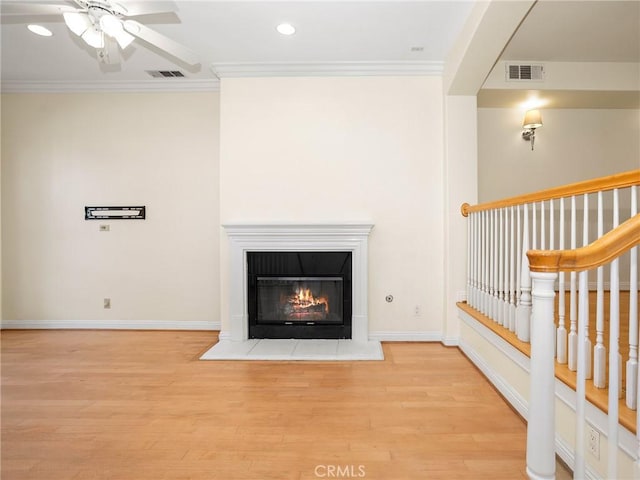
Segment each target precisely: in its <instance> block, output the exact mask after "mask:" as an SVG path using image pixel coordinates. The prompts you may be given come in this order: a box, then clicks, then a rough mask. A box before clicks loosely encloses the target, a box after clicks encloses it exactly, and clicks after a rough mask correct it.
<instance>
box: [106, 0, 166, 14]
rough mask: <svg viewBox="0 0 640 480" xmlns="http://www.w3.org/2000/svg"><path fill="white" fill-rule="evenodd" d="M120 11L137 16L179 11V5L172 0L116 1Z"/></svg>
mask: <svg viewBox="0 0 640 480" xmlns="http://www.w3.org/2000/svg"><path fill="white" fill-rule="evenodd" d="M115 5H116V6H117V8H118V12H120V13H122V15H123V16H124V17H136V16H138V15H152V14H154V13H171V12H177V11H178V6H177V5H176V4H175V2H170V1H166V2H165V1H147V2H125V3H115Z"/></svg>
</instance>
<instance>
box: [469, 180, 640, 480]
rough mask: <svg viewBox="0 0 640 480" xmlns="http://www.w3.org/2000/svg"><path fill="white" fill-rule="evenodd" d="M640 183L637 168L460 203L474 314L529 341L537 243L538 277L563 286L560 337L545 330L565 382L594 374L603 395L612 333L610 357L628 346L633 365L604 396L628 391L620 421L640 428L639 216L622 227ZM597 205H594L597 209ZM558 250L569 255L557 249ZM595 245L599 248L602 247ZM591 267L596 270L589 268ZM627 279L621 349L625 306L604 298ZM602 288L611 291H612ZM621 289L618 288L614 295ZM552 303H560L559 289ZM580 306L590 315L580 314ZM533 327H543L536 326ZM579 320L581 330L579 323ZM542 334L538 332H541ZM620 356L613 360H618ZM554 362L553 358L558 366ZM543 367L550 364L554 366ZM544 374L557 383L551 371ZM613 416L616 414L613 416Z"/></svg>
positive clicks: (558, 321)
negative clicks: (639, 415)
mask: <svg viewBox="0 0 640 480" xmlns="http://www.w3.org/2000/svg"><path fill="white" fill-rule="evenodd" d="M639 185H640V170H632V171H629V172H623V173H618V174H615V175H611V176H608V177H603V178H598V179H592V180H587V181H584V182H577V183H573V184H570V185H564V186H561V187H555V188H551V189H547V190H542V191H538V192H534V193H528V194H525V195H521V196H517V197H512V198H508V199H504V200H498V201H493V202H488V203H483V204H479V205H473V206H472V205H469V204H464V205H462V207H461V212H462V214H463V215H464V216H465V217H468V219H469V222H468V242H467V243H468V251H467V298H466V303H467V305H466V306H465V309H467V310H468V309H471V310H474V311H475V312H476V313H477V316H476V318H482V319H484V320H483V321H485V322H486V321H493V322H494V325H493V328H492V330H494V331H497V332H500V331H503V332H504V335H503V336H504V338H505V339H507V338H514V336H515V337H517V339H518V340H519V341H520V342H525V343H524V344H528V343H529V342H530V340H532V336H533V335H534V332H533V331H532V307H533V303H532V294H533V293H537V294H539V293H540V290H539V288H538V291H537V292H532V277H533V275H532V273H531V268H530V262H529V259H528V256H527V252H529V251H530V250H532V251H535V252H536V253H535V254H536V261H537V262H542V263H541V264H538V265H537V266H536V268H538V269H540V268H542V269H544V268H548V269H550V271H549V272H544V271H536V272H535V276H537V277H540V275H545V274H547V273H551V274H552V275H553V276H554V283H552V284H551V286H552V290H551V291H552V292H553V291H554V287H555V291H556V292H557V295H554V296H555V302H556V305H557V309H555V310H556V311H557V313H556V314H555V321H556V324H553V322H552V324H551V327H549V328H552V332H553V335H551V336H550V337H549V336H548V335H546V334H545V338H547V341H549V342H550V344H549V345H547V346H546V348H550V349H551V352H552V355H553V352H554V351H555V360H556V362H557V364H556V371H558V370H557V369H558V368H559V369H561V370H562V369H564V371H565V372H567V374H568V377H567V376H565V378H563V379H562V381H564V382H565V383H567V384H568V385H570V383H569V382H568V381H567V378H573V379H577V383H574V385H575V386H576V387H575V388H576V390H579V389H584V386H582V387H581V386H580V383H581V381H582V380H583V379H591V382H592V386H591V384H590V386H589V389H588V390H589V392H590V395H591V397H590V398H593V394H594V392H595V394H596V395H597V392H598V389H601V391H603V392H606V390H605V389H606V387H607V379H606V374H607V371H608V369H609V365H608V364H607V347H606V346H605V341H606V339H607V335H609V337H610V342H609V343H610V344H611V345H613V344H612V341H613V343H615V348H612V347H610V348H609V352H608V353H609V355H608V356H609V357H610V358H613V357H612V355H614V354H613V353H611V351H612V350H614V351H615V352H616V353H615V355H617V352H618V351H621V352H622V353H624V354H625V355H626V354H627V352H628V356H627V357H626V358H627V361H626V370H624V371H622V373H621V374H620V375H619V378H620V382H619V383H618V382H617V381H616V383H618V388H615V387H614V388H612V389H610V391H609V392H608V393H607V395H610V396H615V397H616V398H618V397H621V396H622V393H623V392H624V391H625V390H626V398H625V399H624V402H625V404H624V405H623V409H624V415H623V417H622V418H623V424H624V425H625V426H626V428H628V429H631V430H634V431H637V430H638V429H637V428H636V425H637V420H636V418H634V417H635V416H636V415H635V413H634V412H633V411H635V410H636V408H637V401H638V400H637V399H638V384H639V383H640V380H638V343H639V342H638V318H637V311H638V305H637V304H638V295H637V294H638V281H637V276H638V275H637V250H638V248H637V246H633V247H628V245H627V243H625V242H628V241H629V240H628V239H629V238H631V239H633V238H634V236H635V237H636V238H637V237H638V236H639V235H638V231H637V228H638V227H637V225H636V224H635V222H636V221H637V220H634V221H632V222H628V221H627V222H624V223H623V224H622V225H620V221H621V220H625V219H632V218H634V217H636V215H637V213H638V208H637V203H638V201H637V197H638V186H639ZM590 202H591V205H590ZM593 212H596V213H595V215H594V214H593ZM605 225H606V228H605ZM580 231H581V235H580V234H579V232H580ZM612 231H616V232H617V233H616V236H615V237H611V236H608V237H607V240H602V237H604V236H605V233H606V232H612ZM612 238H616V239H618V240H616V241H618V242H620V241H622V240H619V239H620V238H624V239H626V240H624V241H622V244H620V245H619V244H617V243H615V242H616V241H614V242H613V243H612V240H611V239H612ZM594 240H595V241H594ZM588 245H589V247H587V246H588ZM558 251H561V252H564V253H563V254H562V255H561V256H560V257H558V256H557V255H558V254H557V252H558ZM595 251H597V252H598V253H597V254H595V253H594V252H595ZM627 251H628V252H629V253H626V254H624V255H623V256H622V257H620V256H619V254H620V253H621V252H627ZM594 255H595V257H594ZM610 260H612V261H611V265H612V267H611V270H614V269H615V273H616V275H615V279H614V276H613V275H612V276H610V280H609V281H608V282H605V280H604V273H605V269H604V265H605V264H607V263H608V262H609V261H610ZM581 270H584V272H585V273H584V274H580V276H579V275H578V271H581ZM587 271H592V273H591V274H589V273H586V272H587ZM618 272H622V273H623V276H624V275H626V274H627V273H628V277H626V276H625V277H624V281H623V282H622V283H621V282H620V279H619V277H618ZM579 278H580V284H579V282H578V279H579ZM627 280H628V281H627ZM539 281H541V280H540V279H539ZM620 286H622V287H623V290H628V291H629V292H628V293H629V310H628V312H626V311H625V312H624V313H625V315H628V320H629V322H628V330H627V328H626V327H627V323H626V322H625V323H623V327H624V328H623V329H622V333H623V334H624V335H627V333H628V335H627V336H626V337H624V338H623V339H624V340H625V343H624V344H623V345H622V348H620V349H618V347H617V342H618V337H619V334H620V331H619V330H616V331H614V332H610V331H609V330H608V329H607V325H608V322H610V319H611V317H613V316H619V313H620V311H619V308H618V310H617V311H613V309H610V311H609V312H606V311H605V310H604V299H605V298H607V296H609V297H611V296H614V295H613V290H615V291H616V292H619V290H620ZM589 287H591V290H592V297H593V298H594V300H595V308H592V316H593V319H592V320H591V329H592V334H591V335H588V334H585V333H584V332H589V328H590V327H589V323H590V322H589V314H588V313H585V312H586V311H587V310H588V306H587V304H585V305H582V306H581V305H579V302H581V303H584V302H587V300H588V298H587V297H584V294H583V296H582V297H581V299H580V300H579V298H578V293H579V292H586V293H587V295H588V291H589ZM605 289H606V290H609V291H610V293H609V295H607V293H606V292H605ZM625 293H626V292H625ZM617 295H618V293H616V295H615V296H616V297H617ZM539 301H540V300H538V302H539ZM551 303H552V304H553V297H552V301H551ZM552 306H553V305H552ZM553 311H554V309H552V312H553ZM579 312H581V313H580V315H582V316H584V318H582V319H581V321H580V322H579V321H578V320H579V319H578V316H579ZM537 314H540V312H537ZM552 318H553V317H552ZM567 320H568V321H567ZM579 323H580V326H579ZM545 325H546V323H545ZM547 326H548V325H547ZM536 328H538V330H539V327H538V326H536ZM581 328H582V329H583V330H584V332H583V331H579V329H581ZM535 334H536V335H537V334H539V331H537V332H536V333H535ZM612 337H613V338H612ZM549 338H551V340H549ZM554 338H555V342H556V343H555V345H554V340H553V339H554ZM532 348H533V347H532ZM552 360H553V356H552ZM618 361H619V360H618ZM618 361H615V362H614V363H615V364H616V365H617V364H618ZM553 364H554V363H553V361H552V363H551V365H552V366H553ZM609 364H611V361H609ZM579 365H580V368H578V367H579ZM532 368H533V367H532ZM545 368H548V365H546V366H545ZM545 371H546V370H545ZM532 375H533V372H532ZM547 380H548V381H551V382H553V381H554V380H553V375H552V376H551V379H550V380H549V379H547ZM574 381H575V380H574ZM623 381H624V382H625V383H624V384H623V383H622V382H623ZM616 383H614V384H613V385H615V384H616ZM570 386H571V385H570ZM597 396H598V397H599V399H598V403H597V406H598V407H599V408H601V409H602V410H603V411H605V412H606V403H607V402H606V401H600V399H601V398H602V397H604V395H597ZM602 399H603V398H602ZM603 400H604V399H603ZM603 405H605V408H603ZM534 411H535V407H534ZM617 412H618V410H617V404H616V409H615V412H614V414H611V413H610V415H609V418H610V421H612V422H613V421H615V422H616V424H617V421H618V413H617ZM612 417H613V418H614V420H611V418H612ZM553 444H554V442H551V448H553ZM581 455H582V453H581V452H580V453H577V454H576V461H577V463H580V460H581V458H580V456H581ZM554 465H555V464H554ZM531 475H532V477H531V478H553V477H544V476H542V477H536V476H535V473H534V472H533V471H532V472H531ZM577 478H579V477H577Z"/></svg>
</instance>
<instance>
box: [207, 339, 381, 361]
mask: <svg viewBox="0 0 640 480" xmlns="http://www.w3.org/2000/svg"><path fill="white" fill-rule="evenodd" d="M200 360H279V361H287V360H306V361H348V360H384V355H383V353H382V345H380V342H377V341H368V342H355V341H353V340H298V339H286V340H276V339H251V340H245V341H243V342H236V341H232V340H220V341H219V342H218V343H216V344H215V345H214V346H213V347H211V348H210V349H209V350H208V351H207V352H205V354H204V355H202V356H201V357H200Z"/></svg>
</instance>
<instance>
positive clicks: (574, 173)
mask: <svg viewBox="0 0 640 480" xmlns="http://www.w3.org/2000/svg"><path fill="white" fill-rule="evenodd" d="M542 115H543V122H544V126H543V127H542V128H540V129H539V130H538V132H537V134H536V142H535V150H534V151H531V145H530V143H529V142H526V141H524V140H523V139H522V138H521V132H522V118H523V112H522V111H521V110H519V109H515V108H514V109H506V108H480V109H478V197H479V198H478V200H479V201H480V202H487V201H491V200H497V199H500V198H505V197H511V196H514V195H520V194H523V193H528V192H533V191H536V190H541V189H544V188H549V187H554V186H558V185H564V184H567V183H573V182H577V181H580V180H587V179H589V178H596V177H600V176H604V175H610V174H612V173H617V172H622V171H626V170H633V169H636V168H640V111H638V110H633V109H628V110H624V109H619V110H609V109H550V108H549V109H542Z"/></svg>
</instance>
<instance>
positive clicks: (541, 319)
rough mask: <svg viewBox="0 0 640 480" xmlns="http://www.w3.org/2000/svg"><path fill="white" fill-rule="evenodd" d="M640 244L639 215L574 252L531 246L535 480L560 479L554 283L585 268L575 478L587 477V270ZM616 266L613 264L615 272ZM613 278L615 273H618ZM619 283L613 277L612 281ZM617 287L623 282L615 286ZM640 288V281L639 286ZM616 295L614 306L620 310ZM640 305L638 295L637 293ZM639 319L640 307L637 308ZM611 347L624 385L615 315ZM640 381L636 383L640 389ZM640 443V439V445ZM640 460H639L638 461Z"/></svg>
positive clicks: (531, 460)
mask: <svg viewBox="0 0 640 480" xmlns="http://www.w3.org/2000/svg"><path fill="white" fill-rule="evenodd" d="M639 244H640V215H639V214H636V215H635V216H633V217H632V218H630V219H629V220H627V221H625V222H624V223H622V224H621V225H620V226H618V227H617V228H615V229H614V230H612V231H610V232H608V233H607V234H605V235H604V236H602V237H600V238H599V239H597V240H596V241H594V242H593V243H591V244H590V245H588V246H585V247H581V248H577V249H574V250H547V251H542V250H529V251H528V252H527V257H528V261H529V268H530V270H531V276H532V279H533V290H532V297H533V318H532V325H531V373H530V384H531V397H530V399H529V419H528V426H527V473H528V475H529V477H530V478H532V479H549V478H555V447H554V443H555V442H554V437H555V373H554V344H553V341H554V337H555V324H554V296H555V291H554V283H555V280H556V278H557V276H558V274H559V273H560V272H576V271H578V272H580V300H579V304H580V311H579V316H578V325H577V331H578V370H577V382H576V398H577V399H576V454H575V458H576V461H575V465H574V478H578V479H582V478H585V473H586V472H585V469H586V467H585V459H584V455H583V452H584V449H585V445H584V438H585V435H584V432H585V430H584V425H585V409H586V396H585V382H586V375H585V373H586V370H587V368H586V363H585V361H584V359H585V357H586V350H585V346H586V345H588V343H587V342H586V338H587V331H586V325H585V318H586V316H587V315H588V312H585V311H584V309H585V308H587V309H588V298H587V297H588V287H587V274H588V271H589V270H592V269H595V268H598V267H601V266H604V265H605V264H609V263H611V262H616V260H617V259H618V258H619V257H620V256H621V255H622V254H624V253H625V252H628V251H631V250H632V249H633V248H634V247H636V246H637V245H639ZM613 270H615V269H614V268H613V267H612V271H613ZM612 280H613V274H612ZM614 283H615V282H614V281H612V285H613V284H614ZM613 288H617V285H613V286H612V289H613ZM635 288H636V289H637V284H636V287H635ZM616 301H617V300H616V299H614V298H613V296H612V300H611V302H612V303H611V308H612V310H615V309H616V306H615V302H616ZM636 304H637V297H636ZM635 316H636V317H637V310H636V311H635ZM610 328H611V333H610V337H609V338H610V345H609V366H610V367H609V385H617V384H618V376H619V371H618V337H619V335H618V332H619V318H615V315H612V317H611V325H610ZM639 384H640V382H636V384H635V385H636V389H637V386H638V385H639ZM608 412H609V417H608V418H609V422H608V434H607V438H608V447H609V448H608V453H609V455H608V465H607V478H618V471H617V456H618V392H617V391H616V389H615V388H610V389H609V405H608ZM639 445H640V443H639ZM636 462H637V459H636Z"/></svg>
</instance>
